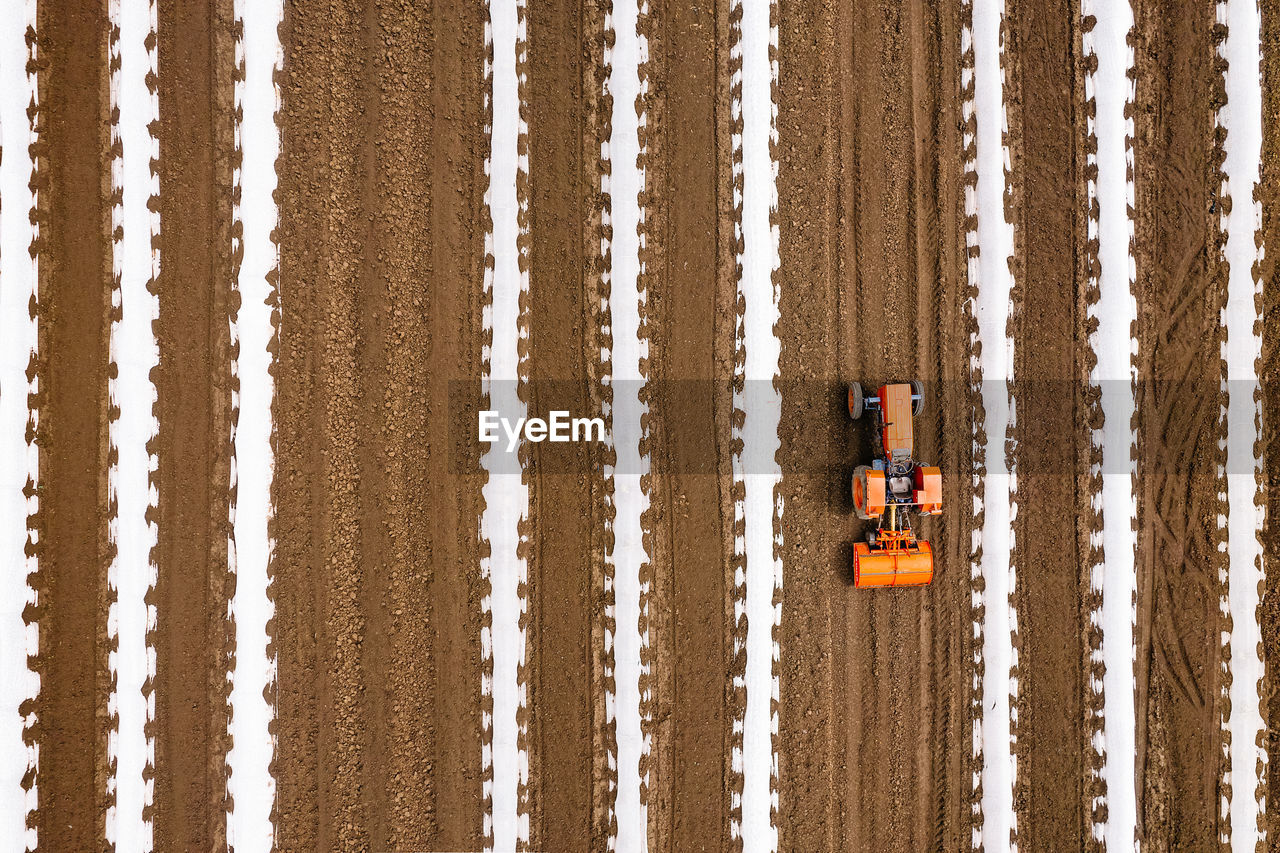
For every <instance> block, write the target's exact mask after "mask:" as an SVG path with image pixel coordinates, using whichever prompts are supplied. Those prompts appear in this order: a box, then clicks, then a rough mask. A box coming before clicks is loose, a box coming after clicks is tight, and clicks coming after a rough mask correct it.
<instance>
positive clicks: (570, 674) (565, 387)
mask: <svg viewBox="0 0 1280 853" xmlns="http://www.w3.org/2000/svg"><path fill="white" fill-rule="evenodd" d="M604 14H605V9H604V8H603V7H601V6H598V5H596V4H592V3H588V4H585V5H583V6H567V5H564V4H556V3H548V2H541V0H535V2H531V3H530V4H529V6H528V11H527V20H528V22H529V25H528V42H527V44H528V57H529V60H528V65H527V74H528V83H527V86H526V87H525V91H524V93H523V94H524V97H525V98H526V107H525V115H526V118H527V121H528V125H529V135H528V152H529V163H530V167H529V185H528V197H529V206H530V211H531V213H530V216H529V223H528V224H529V242H528V247H529V249H528V252H529V254H528V264H529V266H528V269H529V295H528V300H527V309H526V313H525V315H524V318H523V321H522V322H524V323H527V326H528V328H529V330H530V339H529V349H528V378H529V380H530V382H531V388H530V395H529V410H530V411H529V414H530V416H540V417H546V416H547V413H548V412H549V411H551V410H553V409H562V410H568V411H571V412H573V413H574V414H575V415H576V416H580V413H590V414H591V415H592V416H595V415H598V414H599V413H600V411H601V400H600V393H599V390H598V389H599V387H600V386H599V378H600V367H599V363H600V344H601V334H602V326H607V325H608V324H609V320H608V315H607V314H602V313H601V309H600V305H601V300H600V296H601V290H600V288H601V275H600V273H601V269H602V265H603V263H604V259H603V258H602V257H601V252H600V235H601V227H602V225H601V215H602V211H603V209H604V207H603V204H604V199H603V197H602V196H601V194H600V175H601V164H600V158H599V151H600V143H601V141H602V140H606V139H607V138H608V129H609V123H608V113H607V111H606V110H607V106H606V104H605V103H604V102H603V100H602V98H601V95H600V92H601V87H602V75H603V55H604V35H603V34H604ZM525 459H526V464H527V465H528V466H529V468H528V475H527V479H528V481H529V486H530V488H529V501H530V511H529V517H530V526H529V530H530V544H529V549H528V551H527V556H528V569H529V583H528V586H527V594H528V598H529V617H528V634H527V636H528V640H527V642H528V650H527V666H526V669H525V674H526V678H527V683H528V705H529V715H528V739H527V743H528V749H529V791H528V797H529V811H530V831H529V849H530V850H565V851H572V850H581V851H588V850H600V849H604V847H605V846H606V840H607V838H608V835H609V832H610V823H609V808H610V805H611V802H612V780H611V777H610V770H609V767H608V755H609V749H610V744H611V743H612V739H613V731H612V725H611V724H610V723H608V722H607V721H606V717H605V708H604V701H603V700H604V695H605V691H606V688H607V686H608V685H606V683H605V667H606V666H607V665H608V663H609V662H608V661H607V660H606V659H605V657H604V651H603V649H604V636H603V630H604V627H605V619H604V616H605V610H604V608H605V572H606V568H605V563H604V555H605V551H606V549H607V547H608V544H609V543H607V542H606V539H605V524H606V519H607V517H608V516H607V513H608V511H609V508H608V503H607V500H606V492H605V485H604V478H603V465H604V463H605V459H604V456H603V452H602V448H600V447H599V446H598V445H594V444H585V443H584V444H561V445H554V444H549V443H543V444H537V445H532V446H531V447H529V448H528V453H527V455H526V457H525Z"/></svg>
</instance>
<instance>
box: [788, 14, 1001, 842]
mask: <svg viewBox="0 0 1280 853" xmlns="http://www.w3.org/2000/svg"><path fill="white" fill-rule="evenodd" d="M966 13H967V9H966V8H965V7H963V6H961V5H960V4H948V5H945V6H943V7H941V8H936V9H935V8H931V7H928V6H927V5H926V4H910V5H908V6H907V7H905V8H899V7H897V6H895V5H893V4H884V5H882V6H878V7H865V8H862V9H859V10H856V11H855V10H830V9H828V8H826V7H825V6H822V5H821V4H792V3H788V2H783V3H781V4H780V6H779V15H780V18H779V35H780V39H781V44H780V49H779V53H780V55H781V56H782V57H783V58H784V61H783V62H782V64H781V77H780V80H779V92H780V95H779V104H778V107H779V120H778V122H779V131H780V134H779V137H780V141H779V146H778V161H779V169H780V173H779V193H778V195H779V205H780V206H779V211H778V214H777V215H778V221H779V223H780V226H781V236H782V244H781V252H782V258H781V261H782V266H781V268H780V270H779V272H778V274H777V275H778V281H779V282H780V287H781V296H782V307H781V325H780V327H779V331H778V335H779V338H780V339H781V341H782V374H783V379H782V383H783V388H784V392H783V416H782V426H781V435H782V450H781V459H782V464H783V482H782V488H781V494H782V496H783V499H784V501H785V503H786V513H787V522H786V530H787V539H786V542H785V544H784V546H783V550H782V555H783V572H784V575H785V576H786V578H787V587H786V592H785V594H784V596H783V601H782V614H783V615H782V628H781V643H782V649H783V651H782V668H781V672H782V691H781V692H782V696H783V697H784V699H783V702H782V706H781V713H780V716H781V719H780V734H779V747H778V753H779V763H780V783H779V784H780V800H781V813H780V816H779V832H780V839H779V846H780V848H783V849H790V847H793V846H795V845H797V844H802V845H805V846H806V849H820V850H837V849H846V848H849V847H861V846H866V845H868V844H871V845H877V844H887V845H888V849H917V848H919V847H922V846H923V847H928V846H938V847H941V848H943V849H958V848H960V847H962V846H965V845H967V844H968V843H969V833H970V829H971V826H972V825H973V821H974V817H973V816H972V814H971V810H970V809H971V787H972V778H973V771H974V763H973V757H972V755H971V753H970V744H971V743H972V742H973V737H972V736H973V732H972V723H971V713H972V711H971V703H972V702H973V701H974V698H973V697H974V690H975V683H976V682H975V681H974V678H975V672H974V671H973V669H972V663H971V654H972V644H973V642H974V640H975V638H974V635H973V634H972V629H971V624H970V623H971V619H970V600H971V581H970V577H969V555H970V531H971V529H972V524H973V523H974V520H973V518H972V505H973V493H974V492H973V490H974V485H973V482H972V480H971V468H970V466H971V462H970V459H971V456H970V450H971V443H972V435H971V424H972V419H973V406H974V389H972V388H971V387H970V385H969V369H970V365H969V341H968V339H967V333H968V332H969V330H970V328H971V325H972V314H971V312H970V310H969V307H968V306H969V300H970V297H971V294H970V291H969V288H968V282H967V277H966V272H965V265H966V260H967V251H966V248H965V244H964V228H965V220H964V218H963V192H964V188H965V176H964V173H963V168H964V162H965V161H964V157H963V149H962V142H963V140H962V137H961V130H962V120H963V119H962V115H961V103H962V101H961V96H962V89H961V84H962V80H961V73H960V72H961V67H962V50H964V49H965V48H966V47H967V46H966V45H963V44H962V42H961V27H962V25H963V23H964V21H965V15H966ZM787 57H791V58H792V59H791V61H790V62H788V61H785V60H786V58H787ZM832 57H835V58H836V59H835V61H832V59H831V58H832ZM912 377H919V378H921V379H923V380H924V381H925V382H926V389H927V392H928V395H929V399H928V401H927V404H926V408H925V411H924V413H923V414H922V415H921V416H920V417H918V418H916V419H915V434H916V447H917V454H918V455H919V456H920V457H921V458H923V459H925V460H926V461H929V462H933V463H935V464H938V465H940V466H942V468H943V471H944V515H943V516H942V518H941V519H934V520H923V521H922V524H921V529H920V531H919V532H920V533H921V534H922V535H923V536H924V537H925V538H927V539H929V540H930V541H931V542H932V543H933V545H934V548H935V570H936V574H935V579H934V582H933V584H932V586H930V587H928V588H926V589H908V590H897V591H886V590H881V591H873V590H855V589H853V588H852V586H851V574H852V565H851V559H852V546H853V543H854V542H855V541H857V540H858V539H860V538H861V537H862V536H863V535H865V532H866V529H865V525H864V524H863V523H861V522H857V521H856V520H855V519H854V518H853V513H852V505H851V499H850V497H849V487H848V482H849V480H848V477H849V475H850V473H851V471H852V469H853V467H854V465H855V464H857V463H858V462H861V461H864V460H866V459H867V458H869V457H870V454H871V453H872V448H871V433H870V429H869V426H868V424H867V422H866V421H862V422H859V423H857V424H854V425H850V424H849V421H848V414H847V411H846V408H845V400H844V388H845V385H846V383H847V382H848V381H850V380H858V381H861V382H862V383H863V384H864V386H867V387H874V386H876V385H879V384H880V383H882V382H886V381H893V380H897V379H906V378H912ZM939 522H941V523H939Z"/></svg>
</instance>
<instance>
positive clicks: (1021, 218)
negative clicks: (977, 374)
mask: <svg viewBox="0 0 1280 853" xmlns="http://www.w3.org/2000/svg"><path fill="white" fill-rule="evenodd" d="M1008 20H1009V22H1010V24H1011V25H1010V26H1009V28H1008V29H1007V33H1008V36H1007V38H1008V41H1007V42H1006V48H1005V49H1006V59H1005V74H1006V78H1005V85H1006V88H1005V98H1006V102H1007V104H1008V115H1009V145H1010V149H1011V158H1012V166H1013V168H1012V171H1011V179H1012V182H1013V183H1012V201H1013V204H1012V208H1011V209H1012V210H1013V211H1014V214H1015V216H1016V220H1015V222H1014V235H1015V247H1014V265H1013V274H1014V281H1015V286H1016V291H1015V295H1014V300H1015V305H1014V311H1013V315H1012V319H1011V330H1012V334H1013V338H1014V352H1015V358H1016V361H1015V364H1014V376H1015V379H1016V384H1015V386H1014V396H1015V405H1016V407H1017V418H1018V428H1017V430H1016V432H1015V435H1014V440H1015V442H1016V444H1017V452H1018V498H1017V499H1018V517H1017V520H1016V522H1015V524H1014V534H1015V537H1016V540H1015V541H1016V543H1017V547H1016V549H1015V551H1014V555H1013V559H1014V563H1015V565H1016V566H1017V571H1018V577H1019V583H1018V587H1017V591H1016V594H1015V595H1016V598H1015V606H1016V608H1017V618H1018V627H1019V633H1020V636H1021V645H1020V646H1019V650H1018V651H1019V660H1018V663H1019V671H1020V672H1021V673H1022V677H1021V679H1020V682H1019V687H1020V690H1019V695H1018V704H1017V713H1018V718H1017V719H1018V722H1017V727H1016V734H1017V738H1018V745H1017V757H1018V786H1017V789H1016V790H1015V792H1014V806H1015V809H1016V810H1017V819H1018V841H1019V844H1020V845H1022V846H1025V847H1026V849H1029V850H1049V849H1055V848H1061V847H1071V848H1079V849H1083V848H1084V847H1085V846H1086V845H1087V844H1088V843H1089V842H1090V840H1091V834H1090V826H1091V824H1092V813H1091V810H1090V808H1089V803H1090V801H1091V799H1092V797H1093V796H1094V794H1095V793H1096V792H1095V791H1094V790H1093V788H1092V787H1091V786H1092V784H1093V783H1092V777H1093V770H1094V767H1093V764H1092V759H1093V757H1094V755H1095V753H1094V750H1093V747H1092V746H1091V745H1090V743H1089V735H1090V729H1089V728H1088V727H1087V726H1086V725H1085V722H1086V719H1087V717H1088V715H1089V708H1088V706H1087V704H1086V697H1087V696H1088V695H1089V684H1088V680H1087V676H1088V672H1087V670H1086V662H1087V660H1088V654H1089V650H1088V646H1087V637H1086V633H1085V632H1086V628H1087V626H1088V617H1089V604H1090V601H1091V599H1090V593H1089V573H1088V565H1087V563H1088V561H1087V559H1086V558H1087V556H1088V545H1089V543H1088V531H1089V526H1088V524H1087V521H1086V520H1087V519H1090V518H1091V517H1092V516H1091V511H1090V507H1089V501H1090V494H1091V492H1090V485H1091V484H1090V482H1089V480H1088V477H1087V474H1088V470H1089V455H1088V454H1089V440H1090V439H1089V431H1088V402H1087V401H1086V399H1085V398H1084V393H1083V392H1084V386H1083V383H1082V382H1081V381H1080V380H1081V379H1082V378H1083V377H1085V376H1087V374H1088V370H1089V365H1088V361H1087V360H1088V357H1089V355H1088V332H1087V330H1086V328H1085V299H1086V287H1087V283H1088V269H1087V263H1088V260H1087V258H1088V253H1087V252H1088V247H1087V245H1086V241H1087V222H1088V221H1087V217H1086V204H1087V202H1086V198H1085V165H1084V164H1085V149H1084V144H1085V139H1084V123H1085V116H1084V113H1083V110H1082V107H1083V103H1084V97H1083V94H1084V93H1083V85H1082V81H1083V72H1084V69H1083V66H1082V65H1081V59H1080V53H1079V52H1080V26H1079V21H1080V10H1079V8H1078V7H1077V5H1076V4H1074V3H1073V4H1067V5H1062V4H1054V3H1043V2H1039V0H1019V2H1015V3H1013V4H1012V5H1011V6H1010V8H1009V17H1008ZM1072 435H1074V436H1076V440H1075V442H1074V443H1073V442H1072V441H1071V439H1070V436H1072Z"/></svg>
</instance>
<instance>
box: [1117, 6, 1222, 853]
mask: <svg viewBox="0 0 1280 853" xmlns="http://www.w3.org/2000/svg"><path fill="white" fill-rule="evenodd" d="M1214 13H1215V9H1214V4H1211V3H1208V2H1202V3H1196V4H1194V5H1193V6H1192V7H1190V8H1188V7H1186V6H1181V5H1176V6H1175V5H1169V4H1164V3H1160V2H1154V0H1152V2H1139V3H1136V4H1135V22H1136V27H1135V31H1136V38H1137V44H1136V48H1135V54H1136V73H1137V104H1139V105H1140V109H1139V111H1138V115H1137V120H1136V122H1135V125H1136V127H1135V134H1136V135H1135V143H1134V150H1135V163H1136V177H1135V183H1136V192H1137V203H1136V206H1135V210H1136V214H1135V216H1136V224H1135V240H1136V242H1135V257H1136V264H1137V294H1138V324H1137V328H1138V340H1139V354H1138V359H1137V366H1138V392H1137V393H1138V396H1137V407H1138V413H1139V418H1138V420H1139V423H1138V451H1137V464H1138V476H1137V487H1138V554H1137V571H1138V587H1137V590H1138V591H1137V631H1136V644H1137V657H1136V662H1137V718H1138V732H1137V743H1138V754H1137V773H1138V780H1139V788H1138V821H1139V833H1140V837H1141V838H1143V839H1144V842H1145V843H1146V844H1148V845H1151V846H1152V847H1153V848H1154V849H1166V848H1171V849H1185V848H1187V847H1189V846H1195V847H1203V848H1208V847H1211V846H1213V845H1215V844H1217V843H1218V839H1219V837H1220V834H1221V831H1222V830H1223V827H1220V825H1219V817H1220V816H1219V809H1218V804H1219V785H1220V780H1221V774H1222V770H1223V769H1224V766H1223V761H1224V754H1225V753H1224V743H1223V735H1222V731H1221V727H1220V720H1221V717H1222V714H1223V705H1222V703H1223V698H1222V690H1223V682H1222V677H1223V676H1222V672H1221V669H1220V668H1219V663H1220V654H1221V648H1220V642H1219V638H1220V635H1221V632H1224V631H1229V630H1230V626H1229V624H1224V621H1223V620H1222V618H1221V616H1220V614H1219V607H1218V605H1219V600H1220V597H1221V595H1222V594H1223V588H1222V584H1223V580H1222V578H1221V569H1222V561H1223V560H1224V559H1225V555H1224V554H1222V553H1220V551H1219V547H1218V545H1219V540H1220V536H1221V534H1220V531H1219V528H1218V516H1219V515H1220V514H1222V513H1224V512H1225V507H1224V505H1223V496H1222V495H1221V494H1220V484H1219V472H1220V471H1221V466H1222V457H1221V452H1222V451H1221V448H1222V442H1221V439H1222V437H1223V435H1222V430H1221V427H1220V423H1219V417H1218V414H1219V408H1220V405H1221V403H1222V402H1223V401H1222V400H1221V398H1220V392H1219V391H1218V389H1219V380H1220V355H1219V342H1220V335H1221V330H1220V327H1219V322H1218V321H1219V313H1220V311H1221V308H1222V305H1223V300H1224V298H1225V292H1226V276H1225V269H1224V268H1223V265H1222V264H1221V263H1220V258H1221V241H1222V235H1221V232H1220V230H1219V213H1218V212H1216V209H1217V206H1218V205H1220V204H1221V203H1222V199H1221V198H1220V196H1219V193H1220V177H1219V169H1220V167H1221V162H1222V138H1221V134H1220V133H1217V132H1216V130H1215V126H1214V112H1215V110H1216V108H1217V107H1218V106H1219V105H1220V104H1221V103H1222V99H1223V97H1224V94H1223V90H1222V85H1223V84H1222V78H1221V70H1222V69H1221V67H1220V60H1219V59H1218V58H1217V50H1216V44H1217V41H1218V40H1219V39H1221V38H1222V37H1223V36H1224V35H1225V32H1224V30H1223V28H1221V27H1218V26H1215V14H1214ZM1116 698H1119V697H1108V703H1110V702H1111V701H1113V699H1116Z"/></svg>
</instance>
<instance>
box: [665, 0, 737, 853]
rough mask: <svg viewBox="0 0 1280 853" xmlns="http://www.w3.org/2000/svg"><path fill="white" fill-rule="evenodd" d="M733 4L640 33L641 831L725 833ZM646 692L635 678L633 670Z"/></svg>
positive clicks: (711, 845) (731, 784)
mask: <svg viewBox="0 0 1280 853" xmlns="http://www.w3.org/2000/svg"><path fill="white" fill-rule="evenodd" d="M728 14H729V12H728V4H725V3H720V4H708V5H705V6H696V5H695V6H689V5H686V4H682V3H675V2H670V3H660V4H656V5H655V6H653V7H652V9H651V12H650V15H649V16H648V17H647V18H645V19H643V20H642V21H641V28H642V31H643V32H644V33H645V35H646V36H647V38H648V39H649V56H650V62H649V65H648V69H647V72H648V79H649V86H650V90H651V95H650V97H649V99H648V100H647V102H646V104H645V106H646V109H647V121H648V133H647V135H646V136H645V137H644V139H643V140H642V141H644V142H647V145H648V156H647V157H646V158H645V161H644V168H645V170H646V171H645V179H646V182H647V193H646V198H647V209H646V217H647V219H646V223H645V232H644V233H645V240H646V244H645V250H644V251H643V253H642V256H641V257H642V261H643V263H644V264H645V281H644V284H645V285H647V287H648V298H649V302H648V314H647V317H646V330H647V334H648V337H649V347H650V356H651V357H650V365H649V379H650V389H651V390H650V398H649V405H650V411H651V412H652V415H651V417H650V421H649V423H650V425H651V429H650V437H649V441H648V443H647V450H648V452H649V454H650V458H651V464H652V467H653V471H654V474H653V476H651V477H650V478H649V484H650V496H651V501H652V503H651V508H650V510H649V512H648V514H647V515H646V517H645V518H644V520H643V523H644V528H645V530H646V532H647V534H648V537H647V541H648V543H649V554H650V568H649V570H648V572H647V574H646V576H644V577H642V583H645V584H646V585H650V584H651V585H652V592H651V593H650V595H649V596H648V598H647V606H648V611H649V618H650V622H649V630H650V643H651V649H652V650H651V662H650V666H651V670H652V673H653V676H652V678H651V680H650V684H651V687H652V695H653V699H652V702H651V704H650V705H649V706H648V707H647V708H646V709H645V710H646V717H647V718H648V719H649V720H650V723H649V725H650V731H651V733H652V738H653V740H652V752H651V760H650V762H649V764H648V774H649V791H648V805H649V844H650V847H651V849H654V850H726V849H730V832H729V825H730V820H731V817H732V815H731V801H732V794H733V792H734V791H735V790H736V791H738V792H741V790H742V778H741V773H737V774H734V773H733V772H732V769H731V767H730V762H729V756H730V754H731V747H732V742H731V741H732V723H733V719H734V718H735V717H738V716H740V715H741V714H742V712H743V710H744V706H745V698H746V697H745V696H743V695H737V694H736V693H735V692H734V691H733V688H732V676H733V672H734V669H735V663H734V661H733V638H734V635H735V630H734V626H733V621H732V619H733V609H732V600H731V591H730V590H731V586H732V579H733V570H734V564H733V539H732V532H733V531H732V523H733V518H734V509H733V494H732V483H731V477H730V465H729V454H730V450H731V448H730V441H729V433H730V428H729V424H730V406H731V394H730V382H729V380H730V378H731V377H732V374H733V357H734V335H735V319H736V316H737V315H736V308H735V303H736V280H735V278H734V270H735V260H734V259H735V255H736V246H735V243H734V239H733V228H734V224H733V223H734V216H735V214H734V212H733V211H732V208H731V205H732V201H731V195H730V184H729V181H730V161H731V157H732V153H731V151H730V149H729V145H730V126H729V120H730V119H729V110H728V97H729V89H728V85H727V81H728V79H729V74H728V73H727V72H728V62H729V57H728V50H727V49H725V47H724V46H725V45H726V44H727V43H729V42H730V41H731V40H732V38H733V33H732V30H731V28H730V24H729V19H728ZM641 689H642V692H643V690H644V688H643V686H642V688H641Z"/></svg>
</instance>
